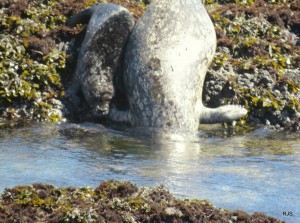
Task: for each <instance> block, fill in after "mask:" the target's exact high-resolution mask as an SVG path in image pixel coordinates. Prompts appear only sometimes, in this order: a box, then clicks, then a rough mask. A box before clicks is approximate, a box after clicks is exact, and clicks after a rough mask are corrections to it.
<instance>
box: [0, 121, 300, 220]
mask: <svg viewBox="0 0 300 223" xmlns="http://www.w3.org/2000/svg"><path fill="white" fill-rule="evenodd" d="M203 128H204V129H203V130H200V131H199V133H198V137H197V138H195V139H194V140H191V141H190V142H175V141H171V140H165V141H162V142H159V143H158V142H156V141H155V140H153V139H152V138H151V137H149V136H147V135H142V134H141V135H139V134H137V132H134V131H129V130H124V129H123V130H120V131H119V130H112V129H109V128H106V127H103V126H101V125H96V124H88V123H87V124H80V125H75V124H62V125H51V124H50V125H45V124H36V125H33V126H30V127H23V128H13V129H1V130H0V179H1V181H0V192H2V191H3V189H4V188H5V187H13V186H16V185H24V184H26V185H27V184H32V183H35V182H40V183H48V184H54V185H56V186H94V187H95V186H97V185H99V183H100V182H101V181H103V180H107V179H115V180H129V181H132V182H134V183H136V184H137V185H138V186H157V185H159V184H164V185H165V186H166V188H167V189H169V190H170V191H172V192H173V193H174V194H175V195H176V196H178V197H180V198H186V197H188V198H197V199H208V200H209V201H211V202H212V203H213V204H214V205H216V206H218V207H222V208H227V209H241V210H244V211H247V212H249V213H253V212H255V211H260V212H264V213H266V214H268V215H271V216H274V217H277V218H279V219H282V220H285V221H286V222H292V223H294V222H295V223H296V222H300V202H299V199H300V189H299V188H300V138H299V136H300V134H292V133H280V132H274V131H270V130H266V129H257V130H254V131H251V132H249V133H247V134H245V135H232V136H229V137H228V136H226V134H223V133H222V130H221V129H220V128H219V127H218V126H214V127H213V128H210V129H206V127H203ZM283 212H286V213H287V212H292V214H293V216H292V217H291V216H284V215H283Z"/></svg>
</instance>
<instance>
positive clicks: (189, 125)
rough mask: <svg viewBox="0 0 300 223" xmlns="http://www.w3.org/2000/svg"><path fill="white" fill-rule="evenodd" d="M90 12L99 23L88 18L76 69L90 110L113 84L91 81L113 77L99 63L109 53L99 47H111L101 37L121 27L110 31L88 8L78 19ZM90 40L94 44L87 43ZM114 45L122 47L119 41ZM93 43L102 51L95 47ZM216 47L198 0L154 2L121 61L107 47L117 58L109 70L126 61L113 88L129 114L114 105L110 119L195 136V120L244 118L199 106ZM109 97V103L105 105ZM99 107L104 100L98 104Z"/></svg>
mask: <svg viewBox="0 0 300 223" xmlns="http://www.w3.org/2000/svg"><path fill="white" fill-rule="evenodd" d="M97 12H98V11H97ZM91 13H94V14H95V16H94V14H93V15H92V18H96V19H97V21H100V22H99V23H95V22H93V21H92V20H91V21H90V23H91V24H89V25H88V28H90V27H92V30H93V33H92V35H91V34H87V35H89V37H86V39H87V40H88V41H87V42H84V43H83V45H82V50H81V52H82V53H81V55H83V56H81V57H79V61H78V64H81V65H80V66H81V67H79V68H77V76H81V78H80V79H81V80H82V82H83V87H84V89H82V90H83V92H84V95H85V97H86V100H87V101H89V104H90V105H91V107H92V108H93V106H94V107H95V106H96V105H97V98H100V99H101V98H103V96H104V95H105V94H104V93H105V89H106V88H107V86H111V85H110V83H111V82H109V81H108V82H107V83H106V82H105V81H104V82H103V83H102V84H99V85H95V83H96V81H94V78H96V79H99V80H100V79H101V78H102V79H103V77H108V78H109V77H110V78H111V79H112V78H113V77H114V75H116V74H115V73H114V72H107V70H110V67H108V68H109V69H107V67H103V66H102V65H101V64H102V61H103V60H106V58H105V57H109V54H104V55H102V54H103V50H100V49H102V48H101V47H102V46H109V43H110V40H111V38H109V37H108V38H102V36H103V34H107V33H110V34H112V33H113V31H114V29H115V28H117V27H120V26H119V25H114V26H112V27H111V29H103V24H108V23H106V22H105V20H103V19H99V18H101V15H100V14H99V13H98V14H96V11H94V12H93V11H88V10H87V11H84V12H83V13H82V15H86V14H89V15H90V14H91ZM79 15H80V14H79ZM120 16H121V14H120ZM122 16H124V15H123V14H122ZM125 17H126V18H127V17H128V16H127V15H126V16H125ZM107 18H112V16H108V17H107ZM80 19H82V20H84V19H86V16H82V18H80V16H75V17H74V18H73V19H72V18H71V21H73V22H72V23H74V21H75V22H78V21H79V20H80ZM95 21H96V20H95ZM110 21H118V22H121V21H120V19H119V18H118V16H114V17H113V19H112V20H111V19H110ZM112 24H117V23H113V22H112ZM125 24H128V23H125ZM97 26H99V29H97ZM106 27H108V26H106ZM128 28H130V25H129V26H126V32H123V33H127V30H128ZM108 31H109V32H108ZM115 32H117V30H115ZM112 36H113V37H114V36H116V35H112ZM126 38H127V36H126ZM126 38H125V39H126ZM91 40H92V42H94V43H95V44H91ZM123 40H124V39H123ZM115 42H116V43H118V44H117V45H118V46H121V42H119V41H115ZM125 42H126V41H123V42H122V43H124V44H125ZM97 44H99V45H100V48H99V47H97V46H96V45H97ZM87 46H88V47H87ZM109 48H111V47H109ZM121 48H122V47H121ZM215 48H216V34H215V31H214V26H213V24H212V22H211V20H210V18H209V16H208V14H207V12H206V10H205V8H204V6H203V5H202V3H201V2H200V1H199V0H154V1H153V2H152V3H151V4H150V5H149V6H148V8H147V11H146V12H145V14H144V15H143V16H142V17H141V18H140V20H139V21H138V22H137V24H136V25H135V26H134V28H133V30H132V32H131V34H130V37H129V40H128V43H127V45H126V48H125V56H124V58H122V56H121V54H122V52H121V50H120V47H118V48H117V49H116V50H115V51H114V50H113V49H114V48H111V49H112V51H111V55H114V58H117V60H111V59H110V61H113V62H114V63H113V67H115V66H118V65H120V64H123V63H122V62H124V68H123V69H122V71H124V72H123V75H122V74H121V78H119V79H120V80H122V78H124V82H123V83H122V82H121V81H119V82H117V83H116V84H115V85H114V86H113V87H114V88H116V89H118V88H119V89H125V94H126V95H125V97H127V98H128V102H129V110H128V111H119V110H118V104H117V103H112V104H110V107H109V115H108V117H109V118H110V119H112V120H114V121H123V122H129V123H130V124H132V125H133V126H144V127H154V128H160V129H166V130H167V131H174V130H175V131H180V132H195V131H196V130H197V128H198V125H199V121H200V122H202V123H216V122H226V121H233V120H235V119H238V118H240V117H242V116H243V115H245V114H246V110H245V109H243V108H241V107H238V106H231V105H226V106H221V107H219V108H216V109H210V108H206V107H204V106H203V104H202V92H203V82H204V79H205V74H206V71H207V69H208V66H209V64H210V62H211V60H212V58H213V55H214V53H215ZM90 51H91V52H90ZM97 54H98V56H97ZM86 55H93V58H101V60H100V62H101V63H100V65H99V63H97V60H96V62H95V61H94V60H90V59H86V58H88V57H87V56H86ZM82 64H83V65H82ZM103 70H104V71H103ZM97 75H98V76H97ZM89 80H91V81H89ZM100 82H101V81H100ZM107 84H108V85H107ZM89 86H91V87H90V88H89ZM93 91H94V92H96V93H97V94H95V93H94V92H93ZM111 98H112V97H110V98H108V100H107V101H108V102H109V100H111ZM95 102H96V103H95ZM98 104H99V106H100V107H101V105H102V104H103V102H101V101H100V103H98Z"/></svg>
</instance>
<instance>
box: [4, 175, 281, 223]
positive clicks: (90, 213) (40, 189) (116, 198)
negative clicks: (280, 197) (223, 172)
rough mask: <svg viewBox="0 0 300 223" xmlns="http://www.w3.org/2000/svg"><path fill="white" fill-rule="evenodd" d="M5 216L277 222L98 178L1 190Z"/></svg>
mask: <svg viewBox="0 0 300 223" xmlns="http://www.w3.org/2000/svg"><path fill="white" fill-rule="evenodd" d="M0 218H1V219H2V220H5V222H13V221H14V222H33V221H34V222H41V221H42V222H80V223H82V222H119V223H120V222H199V221H204V222H211V221H217V222H249V221H250V219H251V221H253V222H254V220H256V221H268V222H280V221H279V220H276V219H275V218H272V217H268V216H266V215H263V214H258V213H255V214H253V215H248V214H247V213H245V212H242V211H233V212H232V211H228V210H224V209H218V208H216V207H214V206H213V205H212V204H211V203H210V202H209V201H206V200H203V201H201V200H196V199H192V200H191V199H185V200H180V199H178V198H175V197H174V196H173V195H172V194H171V193H170V192H168V191H167V190H166V189H164V187H163V186H158V187H156V188H146V187H141V188H138V187H137V186H136V185H134V184H132V183H130V182H127V181H113V180H109V181H104V182H102V183H101V184H100V185H99V186H98V187H97V188H95V189H93V188H91V187H81V188H57V187H54V186H52V185H43V184H33V185H30V186H17V187H14V188H7V189H5V190H4V192H3V194H2V195H1V198H0Z"/></svg>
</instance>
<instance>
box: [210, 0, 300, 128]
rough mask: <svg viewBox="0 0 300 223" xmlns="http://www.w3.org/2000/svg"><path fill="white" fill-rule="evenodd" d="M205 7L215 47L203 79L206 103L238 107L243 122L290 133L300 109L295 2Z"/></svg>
mask: <svg viewBox="0 0 300 223" xmlns="http://www.w3.org/2000/svg"><path fill="white" fill-rule="evenodd" d="M208 5H209V6H207V7H208V9H209V12H210V16H211V18H212V20H213V22H214V24H215V29H216V32H217V37H218V47H217V53H216V56H215V58H214V61H213V64H212V66H211V67H210V69H209V71H208V75H207V79H206V88H205V93H204V100H205V101H206V103H207V104H208V105H210V106H219V105H220V104H224V103H228V102H229V103H241V104H244V106H245V107H246V108H247V109H248V111H249V113H248V116H247V118H246V121H247V122H248V123H250V124H261V123H262V124H271V125H273V126H276V127H277V128H282V127H283V128H285V129H292V128H291V126H293V125H294V124H295V123H297V122H298V121H297V120H298V117H299V111H300V103H299V102H300V93H299V90H300V70H299V61H300V47H299V40H300V39H299V34H300V33H299V27H300V26H299V25H300V21H299V18H300V4H299V2H297V1H286V2H285V3H281V1H278V2H277V1H276V2H274V1H273V2H271V1H267V0H266V1H264V0H261V1H255V2H253V1H238V2H236V1H231V0H227V1H222V2H220V4H217V3H216V1H209V3H208Z"/></svg>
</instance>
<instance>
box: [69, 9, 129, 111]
mask: <svg viewBox="0 0 300 223" xmlns="http://www.w3.org/2000/svg"><path fill="white" fill-rule="evenodd" d="M78 23H83V24H84V23H87V24H88V26H87V29H86V34H85V37H84V40H83V42H82V44H81V48H80V51H79V56H78V59H77V67H76V73H75V77H74V78H73V83H72V87H71V88H70V91H71V92H73V93H72V94H74V92H76V91H77V90H78V89H80V90H81V91H82V93H83V95H84V98H85V100H86V102H87V103H88V104H89V106H90V107H91V109H92V114H93V115H94V116H96V117H104V116H106V115H107V114H108V113H109V107H110V103H111V102H112V101H116V103H115V104H121V103H122V100H120V98H121V97H122V95H124V92H123V91H124V90H123V88H122V86H123V84H122V83H123V75H122V71H121V59H120V58H121V57H122V54H123V51H124V46H125V45H126V41H127V39H128V36H129V34H130V32H131V30H132V28H133V25H134V19H133V16H132V15H131V13H130V12H129V11H128V10H127V9H125V8H124V7H121V6H119V5H115V4H96V5H94V6H93V7H90V8H88V9H87V10H84V11H82V12H80V13H78V14H76V15H75V16H73V17H71V18H70V19H69V20H68V21H67V25H68V26H70V27H74V26H76V25H77V24H78ZM119 82H120V83H119ZM124 100H125V99H124ZM73 101H76V100H73ZM72 103H73V104H76V102H72ZM125 103H126V102H125ZM77 106H78V105H77Z"/></svg>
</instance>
